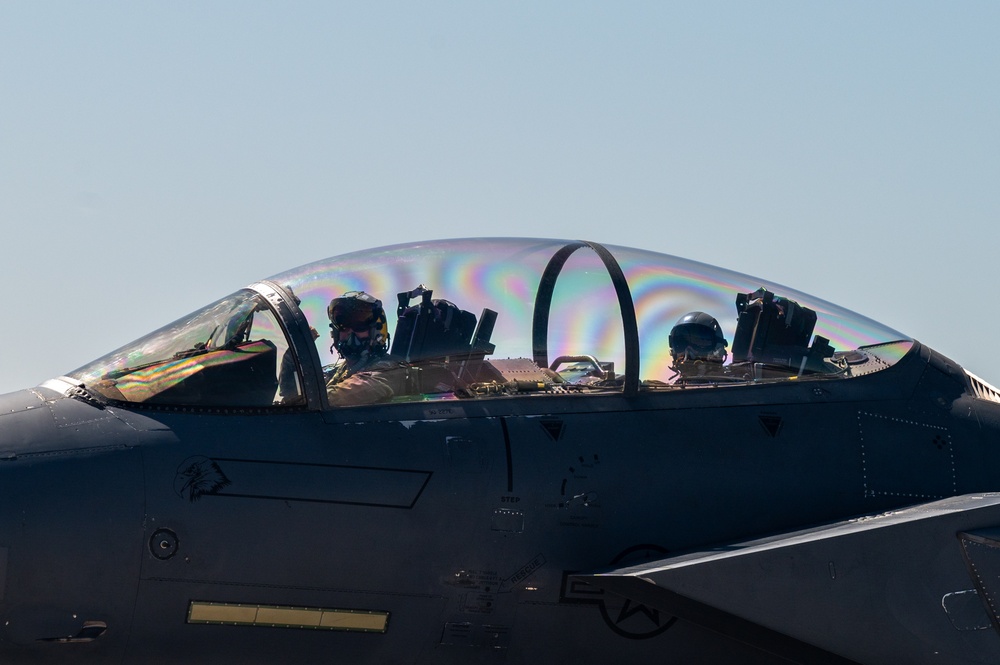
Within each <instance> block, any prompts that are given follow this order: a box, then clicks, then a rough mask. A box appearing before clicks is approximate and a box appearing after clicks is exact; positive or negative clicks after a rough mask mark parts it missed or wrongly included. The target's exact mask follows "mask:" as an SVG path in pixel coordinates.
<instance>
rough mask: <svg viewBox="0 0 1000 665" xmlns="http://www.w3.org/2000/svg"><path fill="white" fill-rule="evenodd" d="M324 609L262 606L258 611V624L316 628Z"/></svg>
mask: <svg viewBox="0 0 1000 665" xmlns="http://www.w3.org/2000/svg"><path fill="white" fill-rule="evenodd" d="M322 615H323V610H307V609H295V608H291V607H261V608H260V610H259V611H258V612H257V623H258V624H273V625H276V626H279V625H280V626H295V627H300V628H301V627H308V628H316V627H318V626H319V619H320V617H321V616H322Z"/></svg>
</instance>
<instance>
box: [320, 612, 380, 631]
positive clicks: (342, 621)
mask: <svg viewBox="0 0 1000 665" xmlns="http://www.w3.org/2000/svg"><path fill="white" fill-rule="evenodd" d="M388 623H389V613H388V612H345V611H342V610H325V611H324V612H323V620H322V622H320V626H322V627H323V628H329V629H331V630H366V631H374V632H379V633H384V632H385V628H386V624H388Z"/></svg>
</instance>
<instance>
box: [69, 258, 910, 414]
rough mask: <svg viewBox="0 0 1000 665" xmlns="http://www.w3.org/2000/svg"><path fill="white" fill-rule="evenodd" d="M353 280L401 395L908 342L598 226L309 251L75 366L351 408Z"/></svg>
mask: <svg viewBox="0 0 1000 665" xmlns="http://www.w3.org/2000/svg"><path fill="white" fill-rule="evenodd" d="M353 291H363V292H365V293H368V294H371V295H373V296H374V297H376V298H378V299H380V301H381V302H382V303H384V308H385V313H386V317H387V324H388V331H389V337H390V339H389V342H388V344H389V355H390V357H391V358H393V359H394V360H395V361H396V362H398V363H399V366H400V367H401V368H405V371H406V383H405V387H404V388H403V389H401V390H398V391H397V392H396V393H395V394H394V395H393V396H392V398H391V399H390V401H391V402H415V401H441V400H482V399H509V398H511V397H517V396H559V397H565V398H585V397H586V396H588V395H607V394H614V393H622V394H625V395H634V394H638V393H662V394H664V395H668V394H671V393H675V392H676V391H681V390H693V389H698V390H702V389H725V388H727V387H730V386H737V385H740V386H748V385H749V386H753V385H769V384H773V383H776V382H785V381H791V380H795V381H802V380H810V381H829V380H846V379H851V378H854V377H858V376H862V375H865V374H869V373H872V372H876V371H880V370H883V369H885V368H887V367H890V366H892V365H893V364H894V363H895V362H897V361H898V360H899V359H900V358H902V357H903V355H905V354H906V353H907V351H908V350H909V349H910V348H911V346H912V345H913V342H912V340H911V339H910V338H908V337H906V336H904V335H902V334H900V333H898V332H896V331H894V330H892V329H891V328H889V327H887V326H884V325H882V324H879V323H877V322H875V321H873V320H871V319H868V318H866V317H863V316H861V315H858V314H855V313H853V312H850V311H848V310H846V309H844V308H842V307H839V306H837V305H833V304H831V303H828V302H825V301H823V300H820V299H817V298H814V297H811V296H809V295H807V294H804V293H801V292H799V291H796V290H794V289H791V288H787V287H784V286H782V285H780V284H774V283H770V282H767V281H765V280H761V279H759V278H756V277H750V276H747V275H743V274H740V273H737V272H733V271H730V270H725V269H722V268H717V267H714V266H710V265H706V264H703V263H698V262H695V261H690V260H686V259H682V258H678V257H674V256H669V255H664V254H659V253H655V252H650V251H646V250H640V249H631V248H625V247H616V246H611V245H607V246H605V245H601V244H598V243H593V242H584V241H571V240H539V239H519V238H492V239H466V240H441V241H434V242H427V243H419V244H408V245H394V246H390V247H382V248H377V249H372V250H368V251H362V252H354V253H350V254H345V255H342V256H336V257H333V258H330V259H325V260H322V261H317V262H315V263H311V264H308V265H305V266H302V267H299V268H296V269H293V270H290V271H287V272H284V273H281V274H279V275H275V276H273V277H271V278H268V279H266V280H261V281H260V282H256V283H254V284H251V285H250V286H248V287H247V288H245V289H242V290H240V291H237V292H236V293H233V294H231V295H228V296H226V297H224V298H221V299H220V300H217V301H216V302H214V303H212V304H210V305H208V306H207V307H204V308H202V309H200V310H198V311H196V312H193V313H192V314H190V315H188V316H185V317H182V318H180V319H178V320H177V321H174V322H173V323H170V324H168V325H166V326H164V327H163V328H161V329H159V330H157V331H155V332H153V333H151V334H149V335H146V336H145V337H142V338H140V339H138V340H136V341H135V342H132V343H131V344H127V345H125V346H124V347H122V348H120V349H117V350H115V351H113V352H112V353H109V354H107V355H105V356H103V357H102V358H99V359H97V360H95V361H93V362H91V363H88V364H87V365H85V366H83V367H81V368H79V369H77V370H75V371H74V372H71V373H70V374H68V375H67V376H68V377H69V378H71V379H73V380H75V381H77V382H79V383H82V385H83V387H84V389H85V390H86V391H88V392H89V393H90V394H92V395H94V396H95V398H96V399H99V400H104V401H109V402H119V403H130V404H134V405H157V406H177V407H185V408H194V409H198V408H205V409H218V408H263V409H302V408H309V409H314V410H326V409H331V408H344V407H332V406H331V405H330V404H329V403H328V402H327V401H326V399H325V396H326V392H325V390H324V385H325V383H326V381H327V380H328V377H329V376H330V374H331V371H332V370H333V368H335V367H336V366H337V364H338V362H340V358H339V356H338V354H337V352H336V350H335V349H334V348H333V346H332V344H331V339H330V335H329V333H328V332H326V331H328V330H329V323H330V321H329V318H328V313H327V307H328V305H329V304H330V302H331V300H332V299H333V298H336V297H338V296H340V295H341V294H344V293H346V292H353ZM317 331H321V332H320V333H319V334H318V333H317ZM346 408H351V407H346Z"/></svg>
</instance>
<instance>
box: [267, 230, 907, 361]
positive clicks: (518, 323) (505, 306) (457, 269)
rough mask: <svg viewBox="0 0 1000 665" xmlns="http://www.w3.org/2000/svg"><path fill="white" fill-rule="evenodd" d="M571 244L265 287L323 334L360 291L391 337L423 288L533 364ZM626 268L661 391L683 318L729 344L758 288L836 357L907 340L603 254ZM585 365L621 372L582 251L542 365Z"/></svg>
mask: <svg viewBox="0 0 1000 665" xmlns="http://www.w3.org/2000/svg"><path fill="white" fill-rule="evenodd" d="M570 242H573V241H566V240H538V239H523V238H495V239H463V240H442V241H434V242H428V243H422V244H415V245H395V246H391V247H382V248H378V249H373V250H370V251H364V252H355V253H352V254H346V255H343V256H340V257H334V258H331V259H326V260H324V261H317V262H315V263H311V264H309V265H306V266H303V267H301V268H297V269H295V270H291V271H288V272H286V273H282V274H280V275H277V276H275V277H273V278H272V281H275V282H277V283H279V284H284V285H288V286H290V287H291V288H292V289H294V291H295V293H296V294H297V295H298V296H299V297H300V298H301V300H302V305H301V306H302V310H303V312H304V313H305V315H306V316H307V318H308V319H309V320H310V322H311V323H312V324H313V325H314V326H315V327H316V328H317V329H318V330H320V331H324V332H325V331H326V329H327V328H326V326H327V321H326V306H327V304H328V303H329V301H330V300H331V299H332V298H334V297H336V296H338V295H340V294H342V293H344V292H345V291H352V290H363V291H367V292H368V293H371V294H372V295H374V296H376V297H378V298H380V299H381V300H382V302H383V304H384V306H385V309H386V313H387V315H388V317H389V330H390V331H392V330H394V328H395V319H396V294H397V293H400V292H404V291H410V290H412V289H414V288H415V287H416V286H418V285H424V286H426V287H427V288H430V289H433V291H434V297H435V298H443V299H445V300H449V301H451V302H453V303H455V304H456V305H457V306H458V307H460V308H462V309H465V310H469V311H471V312H473V313H474V314H476V315H477V316H479V314H480V312H481V311H482V309H483V308H484V307H485V308H489V309H492V310H494V311H496V312H497V313H498V314H499V317H498V319H497V324H496V328H495V331H494V334H493V338H492V342H493V343H494V344H496V352H495V354H494V357H497V358H521V357H525V358H530V357H532V313H533V307H534V299H535V296H536V293H537V291H538V285H539V282H540V279H541V276H542V273H543V271H544V269H545V266H546V265H547V263H548V261H549V260H550V258H551V257H552V255H553V254H555V253H556V252H557V251H558V250H559V249H561V248H562V247H564V246H565V245H567V244H569V243H570ZM607 248H608V249H609V250H610V251H611V253H612V254H613V255H614V256H615V258H616V259H617V261H618V263H619V265H620V266H621V268H622V270H623V272H624V274H625V277H626V280H627V282H628V286H629V289H630V291H631V295H632V299H633V302H634V305H635V309H636V317H637V322H638V332H639V342H640V350H641V353H640V366H641V371H640V375H641V377H642V378H643V379H659V380H662V381H667V380H669V379H670V378H671V376H672V375H673V372H672V371H671V370H670V364H671V359H670V354H669V349H668V344H667V338H668V335H669V333H670V329H671V328H672V327H673V325H674V324H675V323H676V322H677V320H678V319H680V318H681V317H682V316H683V315H684V314H686V313H687V312H691V311H695V310H698V311H703V312H707V313H709V314H711V315H712V316H714V317H715V318H716V319H718V321H719V323H720V325H721V326H722V328H723V331H724V333H725V336H726V338H727V340H729V341H730V342H731V341H732V338H733V333H734V331H735V326H736V307H735V301H736V295H737V294H739V293H749V292H752V291H754V290H756V289H757V288H759V287H761V286H765V287H767V288H768V289H769V290H771V291H773V292H774V293H776V294H777V295H779V296H784V297H786V298H790V299H792V300H795V301H797V302H798V303H799V304H800V305H803V306H806V307H809V308H811V309H813V310H815V312H816V314H817V315H818V322H817V325H816V329H815V331H814V332H815V334H818V335H822V336H824V337H826V338H827V339H829V340H830V342H831V344H832V345H833V346H834V348H835V349H836V350H838V351H844V350H849V349H855V348H858V347H860V346H866V345H871V344H878V343H883V342H889V341H895V340H905V339H907V338H906V337H905V336H904V335H902V334H900V333H899V332H897V331H895V330H892V329H891V328H888V327H886V326H883V325H881V324H879V323H877V322H875V321H872V320H871V319H868V318H866V317H863V316H860V315H858V314H855V313H853V312H850V311H848V310H846V309H844V308H841V307H838V306H836V305H833V304H831V303H828V302H825V301H823V300H820V299H818V298H814V297H811V296H808V295H806V294H804V293H801V292H800V291H796V290H794V289H790V288H787V287H785V286H782V285H780V284H775V283H773V282H769V281H767V280H762V279H759V278H755V277H750V276H747V275H743V274H740V273H737V272H733V271H730V270H725V269H722V268H716V267H713V266H709V265H706V264H702V263H698V262H695V261H689V260H686V259H681V258H677V257H673V256H669V255H665V254H658V253H655V252H649V251H645V250H638V249H629V248H624V247H616V246H607ZM323 340H324V342H325V343H320V345H319V348H320V356H321V359H322V361H323V363H324V364H329V363H333V362H335V361H336V360H337V358H336V357H335V356H334V355H333V354H331V353H330V351H329V348H328V346H329V341H328V339H327V337H326V336H324V338H323ZM584 354H586V355H592V356H594V357H596V358H598V359H599V360H601V361H612V362H614V363H615V369H616V371H617V372H618V373H623V372H624V369H625V368H624V366H623V363H624V330H623V326H622V321H621V313H620V310H619V307H618V300H617V295H616V293H615V289H614V286H613V284H612V281H611V278H610V277H609V275H608V272H607V270H606V268H605V267H604V265H603V263H602V262H601V261H600V259H599V258H598V256H597V255H596V254H595V253H594V252H593V251H591V250H590V249H589V248H586V247H584V248H581V249H579V250H577V251H576V252H575V253H574V254H573V255H572V256H571V257H570V259H569V260H568V261H567V262H566V265H565V266H564V268H563V270H562V272H561V273H560V275H559V278H558V281H557V283H556V287H555V291H554V294H553V301H552V308H551V312H550V323H549V330H548V356H549V359H550V360H551V359H553V358H555V357H556V356H559V355H584Z"/></svg>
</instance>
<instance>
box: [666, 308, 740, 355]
mask: <svg viewBox="0 0 1000 665" xmlns="http://www.w3.org/2000/svg"><path fill="white" fill-rule="evenodd" d="M669 341H670V353H671V355H673V357H674V363H675V364H679V363H683V362H692V361H696V360H703V361H708V362H713V363H719V364H722V363H724V362H725V361H726V358H727V357H728V355H729V354H728V353H727V352H726V347H727V346H728V345H729V343H728V342H726V338H725V337H723V336H722V328H721V327H720V326H719V322H718V321H716V320H715V319H714V318H713V317H712V316H710V315H708V314H706V313H705V312H688V313H687V314H685V315H684V316H682V317H681V318H680V320H679V321H677V323H676V324H675V325H674V327H673V329H671V331H670V337H669Z"/></svg>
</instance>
